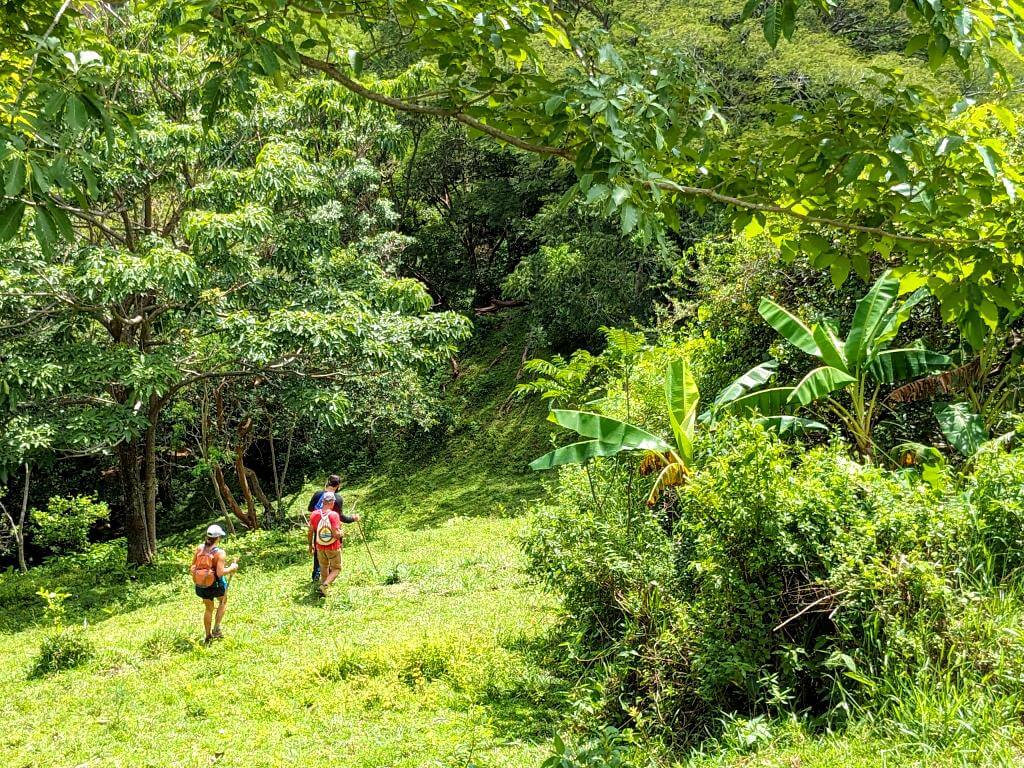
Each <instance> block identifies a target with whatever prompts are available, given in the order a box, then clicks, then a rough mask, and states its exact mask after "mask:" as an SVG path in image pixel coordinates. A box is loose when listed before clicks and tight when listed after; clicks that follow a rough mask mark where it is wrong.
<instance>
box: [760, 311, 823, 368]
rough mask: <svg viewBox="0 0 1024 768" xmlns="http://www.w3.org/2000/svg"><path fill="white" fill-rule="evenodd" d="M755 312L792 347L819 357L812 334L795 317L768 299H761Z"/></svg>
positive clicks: (819, 353)
mask: <svg viewBox="0 0 1024 768" xmlns="http://www.w3.org/2000/svg"><path fill="white" fill-rule="evenodd" d="M757 311H758V313H759V314H760V315H761V317H763V318H764V319H765V322H767V323H768V325H770V326H771V327H772V328H774V329H775V330H776V331H778V332H779V333H780V334H781V335H782V337H783V338H784V339H786V341H788V342H789V343H790V344H792V345H793V346H794V347H796V348H797V349H799V350H802V351H803V352H806V353H807V354H809V355H814V357H821V350H820V349H818V345H817V344H816V343H815V341H814V334H813V333H811V329H810V328H808V327H807V326H806V325H804V323H803V321H801V320H800V319H799V318H798V317H796V315H794V314H792V313H791V312H790V311H789V310H787V309H783V308H782V307H780V306H779V305H778V304H776V303H775V302H774V301H772V300H771V299H768V298H763V299H761V303H760V304H759V305H758V307H757Z"/></svg>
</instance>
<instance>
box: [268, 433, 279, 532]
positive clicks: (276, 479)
mask: <svg viewBox="0 0 1024 768" xmlns="http://www.w3.org/2000/svg"><path fill="white" fill-rule="evenodd" d="M267 439H268V441H269V442H270V469H271V470H272V471H273V473H274V474H273V477H274V501H275V502H276V503H277V516H278V518H280V517H281V478H280V477H278V474H277V453H276V452H275V451H274V420H273V418H271V417H270V416H269V415H268V416H267Z"/></svg>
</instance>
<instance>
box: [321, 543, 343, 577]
mask: <svg viewBox="0 0 1024 768" xmlns="http://www.w3.org/2000/svg"><path fill="white" fill-rule="evenodd" d="M316 561H317V562H318V563H319V564H320V573H322V574H323V575H324V576H326V575H327V574H328V573H329V572H330V571H340V570H341V550H340V549H318V550H317V551H316Z"/></svg>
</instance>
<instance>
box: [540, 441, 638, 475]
mask: <svg viewBox="0 0 1024 768" xmlns="http://www.w3.org/2000/svg"><path fill="white" fill-rule="evenodd" d="M623 450H625V449H624V448H623V447H622V446H621V445H615V444H613V443H602V442H601V441H600V440H583V441H581V442H578V443H572V444H570V445H564V446H562V447H561V448H556V449H555V450H553V451H551V452H550V453H545V454H544V455H543V456H541V457H540V458H538V459H534V460H533V461H531V462H530V469H532V470H533V471H534V472H539V471H540V470H543V469H551V468H552V467H558V466H561V465H563V464H584V463H586V462H587V461H588V460H589V459H593V458H596V457H598V456H613V455H615V454H616V453H619V452H620V451H623Z"/></svg>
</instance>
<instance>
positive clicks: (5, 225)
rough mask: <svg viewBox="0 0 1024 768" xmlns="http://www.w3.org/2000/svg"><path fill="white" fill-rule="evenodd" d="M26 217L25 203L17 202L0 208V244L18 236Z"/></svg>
mask: <svg viewBox="0 0 1024 768" xmlns="http://www.w3.org/2000/svg"><path fill="white" fill-rule="evenodd" d="M24 215H25V203H24V202H23V201H21V200H15V201H14V202H11V203H8V204H7V205H5V206H4V207H3V208H0V242H6V241H7V240H10V239H11V238H12V237H14V236H15V235H16V234H18V229H19V227H21V219H22V217H23V216H24Z"/></svg>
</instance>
